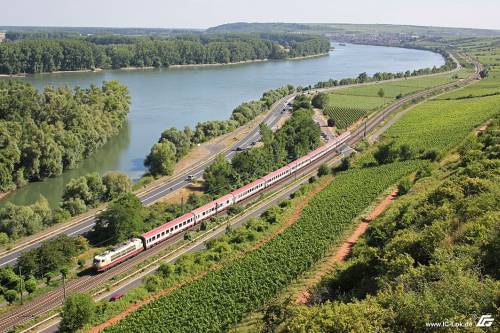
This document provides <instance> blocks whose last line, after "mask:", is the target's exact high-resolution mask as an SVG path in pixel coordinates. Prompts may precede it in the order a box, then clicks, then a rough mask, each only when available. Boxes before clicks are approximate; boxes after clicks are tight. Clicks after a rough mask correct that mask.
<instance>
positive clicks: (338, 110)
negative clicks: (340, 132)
mask: <svg viewBox="0 0 500 333" xmlns="http://www.w3.org/2000/svg"><path fill="white" fill-rule="evenodd" d="M324 113H325V114H326V115H327V116H328V118H330V119H333V120H334V121H335V127H337V128H338V129H345V128H347V127H349V126H350V125H351V124H354V123H355V122H356V121H357V120H358V119H361V118H362V117H364V116H365V115H366V114H367V113H368V111H367V110H363V109H357V108H349V107H341V106H327V107H325V110H324Z"/></svg>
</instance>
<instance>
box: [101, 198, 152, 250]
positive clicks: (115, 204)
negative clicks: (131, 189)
mask: <svg viewBox="0 0 500 333" xmlns="http://www.w3.org/2000/svg"><path fill="white" fill-rule="evenodd" d="M142 228H143V218H142V204H141V202H140V200H139V199H138V198H137V197H136V196H135V195H134V194H133V193H123V194H120V195H119V196H118V198H116V199H115V200H114V201H112V202H111V204H110V205H109V207H108V209H107V210H106V211H105V212H103V213H102V214H101V215H100V216H99V218H98V220H97V223H96V226H95V232H96V234H97V235H99V236H100V237H101V238H103V239H106V240H110V241H111V242H112V243H119V242H122V241H124V240H127V239H129V238H130V237H132V236H133V235H135V234H138V233H140V232H141V231H142Z"/></svg>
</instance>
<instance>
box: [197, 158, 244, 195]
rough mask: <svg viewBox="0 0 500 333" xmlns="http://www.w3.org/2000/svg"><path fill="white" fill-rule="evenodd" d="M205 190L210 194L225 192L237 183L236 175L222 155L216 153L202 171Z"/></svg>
mask: <svg viewBox="0 0 500 333" xmlns="http://www.w3.org/2000/svg"><path fill="white" fill-rule="evenodd" d="M203 179H204V180H205V186H206V189H207V192H208V193H210V194H221V193H227V192H229V191H230V190H232V189H233V188H234V186H235V185H236V184H237V183H238V176H237V174H236V172H235V170H234V168H233V167H232V165H231V163H229V162H228V161H227V160H226V158H225V157H224V155H222V154H220V155H217V157H216V158H215V160H214V162H213V163H212V164H211V165H209V166H208V167H207V168H206V169H205V172H204V173H203Z"/></svg>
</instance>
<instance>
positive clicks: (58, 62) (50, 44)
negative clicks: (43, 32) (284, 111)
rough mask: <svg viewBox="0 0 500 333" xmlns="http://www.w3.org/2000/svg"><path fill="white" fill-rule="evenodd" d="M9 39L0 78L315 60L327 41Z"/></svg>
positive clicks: (1, 48)
mask: <svg viewBox="0 0 500 333" xmlns="http://www.w3.org/2000/svg"><path fill="white" fill-rule="evenodd" d="M9 36H11V37H14V38H15V41H5V42H3V43H1V44H0V73H1V74H17V73H41V72H53V71H75V70H93V69H95V68H123V67H130V66H134V67H151V66H154V67H161V66H170V65H186V64H214V63H233V62H239V61H246V60H256V59H261V60H262V59H283V58H287V57H298V56H306V55H311V54H319V53H325V52H328V50H329V48H330V42H329V40H328V39H327V38H325V37H320V36H313V35H281V34H262V35H253V34H246V35H236V34H227V35H216V34H213V35H212V34H203V35H186V36H178V37H145V36H118V35H92V36H87V37H74V38H48V39H39V38H36V37H37V36H36V35H35V36H33V37H34V38H33V39H27V38H25V37H23V38H17V37H16V36H12V35H9ZM47 37H52V36H49V35H47Z"/></svg>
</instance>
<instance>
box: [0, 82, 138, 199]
mask: <svg viewBox="0 0 500 333" xmlns="http://www.w3.org/2000/svg"><path fill="white" fill-rule="evenodd" d="M129 103H130V97H129V94H128V91H127V88H126V87H125V86H123V85H121V84H119V83H118V82H116V81H111V82H104V84H103V86H102V87H96V86H91V87H90V88H88V89H81V88H78V87H77V88H75V89H74V90H70V89H69V88H66V87H61V88H57V89H56V88H53V87H47V88H45V89H44V91H42V92H38V91H37V90H36V89H35V88H34V87H33V86H31V85H30V84H27V83H22V82H19V81H1V82H0V191H7V190H10V189H13V188H15V187H16V186H22V185H23V184H24V183H25V181H26V180H27V181H37V180H42V179H44V178H47V177H54V176H58V175H60V174H61V173H62V171H63V170H64V169H68V168H73V167H75V165H76V164H77V163H78V162H79V161H81V160H82V159H83V158H85V157H86V156H89V155H90V154H92V153H93V152H95V151H96V150H97V149H98V148H99V147H101V146H102V145H104V144H105V143H106V142H107V140H108V139H109V138H110V137H111V136H113V135H114V134H116V133H117V132H118V130H119V129H120V127H121V126H122V124H123V122H124V121H125V120H126V117H127V113H128V111H129Z"/></svg>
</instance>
